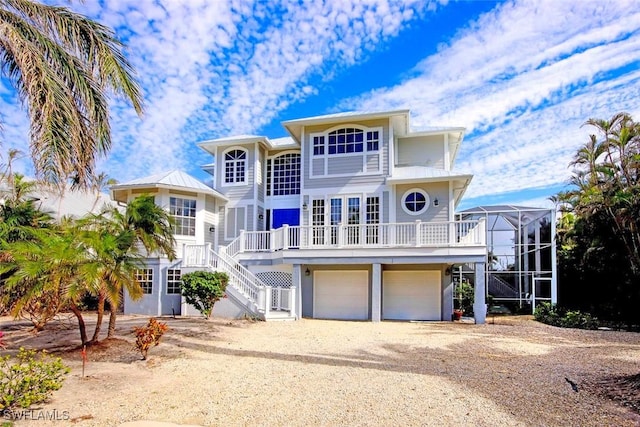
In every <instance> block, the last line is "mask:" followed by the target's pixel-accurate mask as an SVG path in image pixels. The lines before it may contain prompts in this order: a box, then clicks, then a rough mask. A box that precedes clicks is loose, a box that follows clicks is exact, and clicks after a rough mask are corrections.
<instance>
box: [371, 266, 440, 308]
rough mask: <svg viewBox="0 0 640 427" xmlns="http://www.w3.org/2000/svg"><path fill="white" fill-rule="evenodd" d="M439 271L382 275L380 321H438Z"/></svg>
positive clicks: (388, 272)
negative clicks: (381, 319) (381, 318)
mask: <svg viewBox="0 0 640 427" xmlns="http://www.w3.org/2000/svg"><path fill="white" fill-rule="evenodd" d="M440 300H441V294H440V272H439V271H384V272H383V273H382V317H383V318H384V319H393V320H441V315H440Z"/></svg>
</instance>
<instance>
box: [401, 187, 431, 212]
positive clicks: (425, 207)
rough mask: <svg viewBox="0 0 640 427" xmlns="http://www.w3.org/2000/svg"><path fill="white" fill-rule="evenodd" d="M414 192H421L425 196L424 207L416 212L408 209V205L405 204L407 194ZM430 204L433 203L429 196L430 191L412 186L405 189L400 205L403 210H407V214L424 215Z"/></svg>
mask: <svg viewBox="0 0 640 427" xmlns="http://www.w3.org/2000/svg"><path fill="white" fill-rule="evenodd" d="M413 193H420V194H422V195H423V196H424V198H425V204H424V208H423V209H420V210H419V211H417V212H414V211H411V210H409V209H407V206H406V205H405V200H406V198H407V196H409V194H413ZM430 204H431V197H429V193H427V192H426V191H424V190H423V189H422V188H417V187H416V188H410V189H409V190H407V191H405V192H404V194H403V195H402V198H401V199H400V207H402V210H403V211H405V213H406V214H408V215H412V216H417V215H422V214H423V213H425V212H426V211H427V210H428V209H429V205H430Z"/></svg>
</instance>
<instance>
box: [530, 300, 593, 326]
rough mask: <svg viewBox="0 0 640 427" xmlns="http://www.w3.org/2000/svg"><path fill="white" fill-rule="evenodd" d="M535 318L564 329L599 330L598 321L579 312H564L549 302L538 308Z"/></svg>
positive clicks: (534, 314)
mask: <svg viewBox="0 0 640 427" xmlns="http://www.w3.org/2000/svg"><path fill="white" fill-rule="evenodd" d="M533 317H534V318H535V319H536V320H537V321H538V322H542V323H546V324H547V325H552V326H561V327H563V328H579V329H598V324H599V322H598V319H597V318H595V317H593V316H592V315H591V314H589V313H583V312H581V311H578V310H569V311H567V310H564V309H563V308H561V307H558V306H557V305H555V304H551V303H548V302H545V303H542V304H540V305H539V306H537V307H536V310H535V312H534V313H533Z"/></svg>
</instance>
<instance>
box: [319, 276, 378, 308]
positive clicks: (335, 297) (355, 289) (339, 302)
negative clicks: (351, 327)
mask: <svg viewBox="0 0 640 427" xmlns="http://www.w3.org/2000/svg"><path fill="white" fill-rule="evenodd" d="M313 317H315V318H318V319H345V320H366V319H368V318H369V274H368V272H367V271H344V270H343V271H314V273H313Z"/></svg>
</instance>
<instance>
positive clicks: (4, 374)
mask: <svg viewBox="0 0 640 427" xmlns="http://www.w3.org/2000/svg"><path fill="white" fill-rule="evenodd" d="M36 356H37V353H36V351H35V350H25V349H24V348H20V351H19V352H18V355H17V356H16V359H17V360H16V361H13V362H12V361H11V357H10V356H4V357H0V410H3V411H4V410H8V409H11V408H17V407H21V408H28V407H29V406H31V405H33V404H35V403H40V402H44V401H46V400H47V399H48V398H49V396H50V395H51V393H52V392H54V391H55V390H58V389H60V387H62V382H63V381H64V378H65V375H66V374H68V373H69V368H67V367H66V366H64V365H63V364H62V359H60V358H59V357H58V358H51V357H49V356H47V355H46V353H45V352H44V351H43V352H41V353H40V354H39V357H36Z"/></svg>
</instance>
